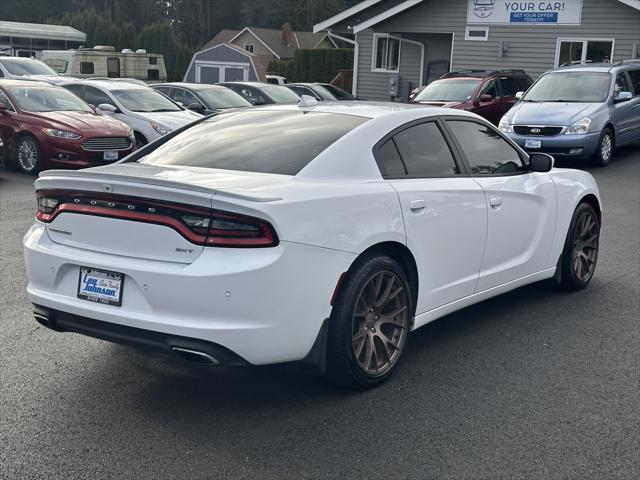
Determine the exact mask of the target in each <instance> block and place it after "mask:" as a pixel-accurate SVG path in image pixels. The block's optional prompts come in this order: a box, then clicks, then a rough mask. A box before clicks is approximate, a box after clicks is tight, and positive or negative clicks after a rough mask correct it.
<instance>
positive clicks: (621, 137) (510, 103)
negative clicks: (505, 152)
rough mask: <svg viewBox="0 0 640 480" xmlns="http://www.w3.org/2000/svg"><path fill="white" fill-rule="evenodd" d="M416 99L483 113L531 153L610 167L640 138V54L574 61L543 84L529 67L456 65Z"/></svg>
mask: <svg viewBox="0 0 640 480" xmlns="http://www.w3.org/2000/svg"><path fill="white" fill-rule="evenodd" d="M411 101H412V103H418V104H423V105H434V106H444V107H450V108H455V109H459V110H467V111H470V112H473V113H476V114H478V115H480V116H482V117H484V118H486V119H487V120H489V121H490V122H492V123H493V124H494V125H498V126H499V128H500V130H502V131H503V132H504V133H506V134H507V135H508V136H509V137H511V139H512V140H514V141H515V142H516V143H517V144H518V145H520V146H521V147H522V148H524V149H525V150H526V151H528V152H545V153H549V154H552V155H554V156H556V157H570V158H588V159H591V160H592V161H593V163H595V164H596V165H599V166H604V165H607V164H608V163H609V162H610V161H611V158H612V157H613V152H614V149H615V147H618V146H623V145H626V144H629V143H632V142H635V141H638V140H640V61H638V60H636V61H628V62H621V63H618V64H614V65H612V64H576V65H569V66H566V67H562V68H558V69H553V70H550V71H548V72H546V73H545V74H544V75H542V76H541V77H540V78H538V80H536V82H535V83H534V82H533V80H532V79H531V77H530V76H529V75H527V74H526V73H525V72H524V70H497V71H492V72H488V71H484V70H466V71H457V72H450V73H447V74H445V75H443V76H442V77H441V78H440V79H439V80H436V81H434V82H432V83H430V84H429V85H428V86H427V87H425V88H424V89H422V90H421V91H419V92H417V93H416V94H415V96H414V97H413V98H412V100H411Z"/></svg>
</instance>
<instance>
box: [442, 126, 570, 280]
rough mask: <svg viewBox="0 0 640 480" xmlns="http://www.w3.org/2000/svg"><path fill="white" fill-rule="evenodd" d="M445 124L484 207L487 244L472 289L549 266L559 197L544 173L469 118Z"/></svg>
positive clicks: (495, 133) (498, 135)
mask: <svg viewBox="0 0 640 480" xmlns="http://www.w3.org/2000/svg"><path fill="white" fill-rule="evenodd" d="M446 124H447V127H448V129H449V131H450V132H451V134H452V136H453V137H454V139H455V142H456V145H457V147H458V149H459V152H460V153H461V155H462V156H463V158H464V160H465V162H466V165H467V167H468V169H469V171H470V174H471V178H472V179H473V180H475V181H476V182H477V183H478V185H480V186H481V187H482V188H483V190H484V194H485V200H486V205H487V218H488V228H487V243H486V248H485V251H484V258H483V261H482V266H481V268H480V276H479V279H478V285H477V287H476V291H477V292H480V291H483V290H487V289H489V288H493V287H496V286H498V285H503V284H505V283H508V282H511V281H513V280H516V279H519V278H522V277H525V276H527V275H531V274H534V273H537V272H540V271H542V270H545V269H548V268H553V267H555V265H556V262H557V260H558V259H557V258H549V249H550V248H551V245H552V243H553V238H554V234H555V225H556V213H557V208H558V200H557V194H556V189H555V185H554V183H553V180H552V179H551V175H549V174H548V173H538V172H532V171H531V170H530V169H529V165H528V160H527V158H526V155H524V154H523V153H522V152H520V151H519V150H517V149H516V148H515V147H514V146H513V145H512V144H511V143H510V142H509V141H508V140H506V139H505V138H504V137H503V136H502V134H501V133H500V132H499V131H498V130H497V129H495V128H493V127H490V126H489V125H486V124H483V123H481V122H478V121H476V120H474V119H461V118H455V119H454V118H448V119H447V121H446Z"/></svg>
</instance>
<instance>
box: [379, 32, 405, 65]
mask: <svg viewBox="0 0 640 480" xmlns="http://www.w3.org/2000/svg"><path fill="white" fill-rule="evenodd" d="M373 50H374V51H373V59H374V60H373V61H374V63H373V70H381V71H385V72H398V70H399V66H400V65H399V64H400V39H398V38H393V37H390V36H388V35H374V37H373Z"/></svg>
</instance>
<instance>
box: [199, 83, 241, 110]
mask: <svg viewBox="0 0 640 480" xmlns="http://www.w3.org/2000/svg"><path fill="white" fill-rule="evenodd" d="M196 92H197V93H198V95H200V97H201V98H202V100H204V102H205V103H206V104H207V106H208V107H209V108H239V107H251V106H252V105H251V102H250V101H249V100H246V99H245V98H244V97H243V96H242V95H239V94H237V93H236V92H234V91H233V90H229V89H228V88H225V87H214V88H198V89H196Z"/></svg>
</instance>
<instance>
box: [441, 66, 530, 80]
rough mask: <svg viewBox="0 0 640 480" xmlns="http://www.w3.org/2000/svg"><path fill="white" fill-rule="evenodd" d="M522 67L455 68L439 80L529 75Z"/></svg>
mask: <svg viewBox="0 0 640 480" xmlns="http://www.w3.org/2000/svg"><path fill="white" fill-rule="evenodd" d="M528 76H529V75H528V74H527V72H525V71H524V70H522V69H519V68H510V69H502V70H454V71H451V72H447V73H445V74H444V75H442V76H441V77H440V78H439V79H438V80H444V79H447V80H448V79H452V78H490V77H528Z"/></svg>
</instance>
